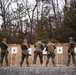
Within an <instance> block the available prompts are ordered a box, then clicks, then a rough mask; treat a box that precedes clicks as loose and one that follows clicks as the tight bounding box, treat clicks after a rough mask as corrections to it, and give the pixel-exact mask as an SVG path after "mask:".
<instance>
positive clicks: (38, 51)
mask: <svg viewBox="0 0 76 75" xmlns="http://www.w3.org/2000/svg"><path fill="white" fill-rule="evenodd" d="M37 40H38V41H37V42H36V43H35V44H34V47H35V51H34V61H33V64H34V66H35V64H36V59H37V56H38V55H39V58H40V64H41V66H42V64H43V49H44V44H43V42H42V41H41V38H39V39H37Z"/></svg>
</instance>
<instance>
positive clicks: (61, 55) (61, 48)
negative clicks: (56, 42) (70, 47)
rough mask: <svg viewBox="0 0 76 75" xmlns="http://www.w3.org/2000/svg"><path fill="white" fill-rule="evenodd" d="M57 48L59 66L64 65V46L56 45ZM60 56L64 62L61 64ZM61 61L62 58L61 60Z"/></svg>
mask: <svg viewBox="0 0 76 75" xmlns="http://www.w3.org/2000/svg"><path fill="white" fill-rule="evenodd" d="M56 50H57V66H60V67H62V66H63V47H60V46H59V47H56ZM59 56H60V57H61V59H62V63H60V64H59ZM60 61H61V60H60Z"/></svg>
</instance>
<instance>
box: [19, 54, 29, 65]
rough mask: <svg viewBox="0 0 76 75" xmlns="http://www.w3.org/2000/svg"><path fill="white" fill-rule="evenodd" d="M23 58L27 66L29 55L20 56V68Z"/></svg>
mask: <svg viewBox="0 0 76 75" xmlns="http://www.w3.org/2000/svg"><path fill="white" fill-rule="evenodd" d="M25 58H26V64H27V66H28V65H29V61H28V58H29V55H28V54H26V55H25V54H22V57H21V62H20V65H21V66H22V64H23V62H24V59H25Z"/></svg>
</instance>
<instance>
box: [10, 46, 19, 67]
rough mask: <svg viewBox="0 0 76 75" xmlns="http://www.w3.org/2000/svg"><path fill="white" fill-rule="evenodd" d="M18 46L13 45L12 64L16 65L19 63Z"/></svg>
mask: <svg viewBox="0 0 76 75" xmlns="http://www.w3.org/2000/svg"><path fill="white" fill-rule="evenodd" d="M17 50H18V49H17V47H11V66H13V65H14V66H16V63H17Z"/></svg>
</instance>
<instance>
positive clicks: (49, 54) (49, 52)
mask: <svg viewBox="0 0 76 75" xmlns="http://www.w3.org/2000/svg"><path fill="white" fill-rule="evenodd" d="M54 49H55V45H54V44H53V43H51V42H50V41H49V42H48V44H47V45H46V51H47V60H46V67H47V65H48V63H49V59H50V57H51V58H52V63H53V66H55V61H54V58H55V52H54Z"/></svg>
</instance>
